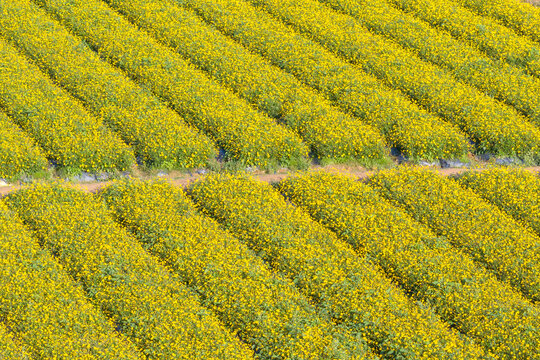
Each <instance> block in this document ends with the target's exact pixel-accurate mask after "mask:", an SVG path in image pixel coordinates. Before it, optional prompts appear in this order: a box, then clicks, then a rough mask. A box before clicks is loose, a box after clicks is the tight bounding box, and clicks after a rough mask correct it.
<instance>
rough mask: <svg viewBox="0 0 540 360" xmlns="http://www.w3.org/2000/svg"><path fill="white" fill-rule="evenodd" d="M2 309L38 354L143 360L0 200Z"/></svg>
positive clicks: (32, 351)
mask: <svg viewBox="0 0 540 360" xmlns="http://www.w3.org/2000/svg"><path fill="white" fill-rule="evenodd" d="M0 279H1V280H0V313H2V314H3V316H4V321H5V323H6V324H7V325H8V326H9V327H10V328H11V330H12V331H13V333H14V334H15V335H16V337H17V338H18V339H19V340H20V341H21V342H22V343H23V344H24V345H25V346H26V348H27V350H28V351H29V352H30V353H31V354H33V356H35V357H36V358H45V359H54V358H61V359H68V358H71V359H83V358H87V359H142V355H141V354H139V353H138V351H137V350H136V349H135V347H134V346H133V344H131V343H129V342H128V341H127V340H126V339H125V338H124V337H123V336H121V335H120V334H118V333H117V332H116V331H115V330H114V327H113V324H112V323H110V322H109V321H108V320H107V319H106V318H105V317H104V316H103V314H102V313H101V312H100V311H99V310H97V309H96V308H95V307H94V306H93V305H92V304H90V303H89V302H88V301H87V300H86V297H85V294H84V292H83V290H82V289H81V287H80V286H79V285H77V284H76V283H75V282H73V281H72V280H71V279H70V278H69V276H68V275H67V273H66V272H65V271H64V269H63V268H62V267H61V266H60V265H59V264H58V263H56V261H55V260H54V258H53V256H52V255H51V254H49V253H48V252H47V251H44V250H42V249H41V248H40V247H39V245H38V243H37V241H36V240H34V239H33V238H32V236H31V234H30V232H29V231H27V230H26V229H25V228H24V226H23V224H22V222H21V221H20V220H19V219H18V218H17V216H16V215H15V214H14V213H12V212H11V211H9V210H8V209H7V207H6V206H5V205H4V204H3V203H2V202H0Z"/></svg>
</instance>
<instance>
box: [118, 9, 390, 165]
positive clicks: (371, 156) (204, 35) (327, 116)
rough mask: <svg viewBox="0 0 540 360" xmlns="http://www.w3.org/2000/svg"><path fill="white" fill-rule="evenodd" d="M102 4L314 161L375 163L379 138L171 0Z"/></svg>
mask: <svg viewBox="0 0 540 360" xmlns="http://www.w3.org/2000/svg"><path fill="white" fill-rule="evenodd" d="M108 3H109V4H110V5H111V6H112V7H114V8H115V9H117V10H118V11H120V12H122V13H124V14H126V16H127V17H128V18H129V19H130V20H132V21H133V22H135V23H137V24H138V25H139V26H140V27H141V28H143V29H145V30H148V32H150V33H151V34H152V35H154V36H155V37H156V38H158V39H159V40H160V41H161V42H163V43H165V44H167V45H168V46H169V47H171V48H173V49H175V50H176V51H177V52H179V53H180V54H181V55H183V56H184V57H186V58H188V59H189V60H190V61H192V62H193V63H194V64H195V65H197V66H198V67H199V68H201V69H203V70H205V71H206V72H208V73H210V75H211V76H212V77H213V79H215V80H216V81H218V82H219V83H220V84H222V85H223V86H225V87H228V88H230V89H232V90H233V91H235V92H236V93H237V94H238V95H240V96H241V97H242V98H244V99H246V100H247V101H249V102H251V103H252V104H253V105H255V106H256V107H257V108H259V109H260V110H262V111H264V112H266V113H267V114H268V115H269V116H271V117H274V118H277V119H278V121H281V122H283V123H284V124H285V125H287V126H289V127H290V128H291V129H293V130H294V131H296V132H297V133H298V134H299V135H300V136H301V137H302V139H303V140H304V141H305V142H306V144H308V145H309V146H310V148H311V149H312V150H313V153H314V154H315V155H316V156H317V157H319V158H330V159H332V160H337V161H339V160H349V159H358V160H367V161H373V160H380V159H382V158H383V157H384V155H385V154H386V153H387V151H386V150H385V147H384V140H383V138H382V135H381V134H380V133H379V132H378V131H377V130H375V129H373V128H372V127H371V126H369V125H367V124H365V123H363V122H362V121H360V120H359V119H358V118H354V117H351V116H349V115H346V114H343V113H341V112H339V111H338V110H337V109H335V108H334V107H332V106H331V104H330V102H329V101H328V100H326V99H325V98H324V97H323V96H321V95H320V94H318V93H316V92H315V91H313V90H312V89H310V88H309V87H307V86H305V85H303V84H302V83H301V82H300V81H298V80H297V79H296V78H295V77H294V76H292V75H291V74H288V73H286V72H284V71H282V70H281V69H279V68H277V67H275V66H272V65H270V64H269V63H268V62H267V61H266V60H265V59H263V58H261V57H260V56H258V55H255V54H253V53H251V52H249V51H248V50H246V49H245V48H244V47H242V46H241V45H240V44H238V43H236V42H235V41H233V40H231V39H230V38H228V37H226V36H224V35H223V34H222V33H220V32H219V31H218V30H216V29H215V28H213V27H211V26H209V25H207V24H206V23H205V22H204V21H202V20H201V19H200V18H199V17H198V16H197V15H196V14H195V13H194V12H192V11H191V10H188V9H185V8H182V7H180V6H179V5H178V4H177V3H176V2H174V1H170V0H167V1H163V0H111V1H108Z"/></svg>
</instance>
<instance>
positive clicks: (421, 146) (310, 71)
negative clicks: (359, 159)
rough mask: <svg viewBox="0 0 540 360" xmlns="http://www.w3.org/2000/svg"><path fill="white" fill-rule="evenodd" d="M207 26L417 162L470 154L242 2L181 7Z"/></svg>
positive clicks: (399, 97) (394, 95) (414, 110)
mask: <svg viewBox="0 0 540 360" xmlns="http://www.w3.org/2000/svg"><path fill="white" fill-rule="evenodd" d="M176 2H177V3H178V4H179V5H181V6H182V7H185V8H189V9H192V10H195V11H196V12H197V13H198V14H199V15H200V16H201V17H202V18H203V19H204V20H205V21H207V22H208V23H210V24H212V25H214V26H215V27H217V28H218V29H219V30H220V31H222V32H223V33H224V34H226V35H228V36H229V37H231V38H233V39H234V40H236V41H238V42H239V43H241V44H242V45H243V46H244V47H245V48H247V49H248V50H249V51H251V52H253V53H256V54H259V55H261V56H263V57H264V58H266V59H268V60H269V61H270V62H271V63H272V64H273V65H275V66H278V67H280V68H281V69H283V70H285V71H286V72H288V73H291V74H292V75H294V76H295V77H296V78H298V79H299V80H300V81H302V82H303V83H305V84H306V85H309V86H311V87H313V88H315V89H317V90H318V91H320V92H321V93H322V94H323V95H325V96H326V97H327V98H329V99H330V100H331V101H332V102H333V103H334V104H335V105H336V106H338V107H339V108H340V109H341V110H343V111H345V112H346V113H349V114H351V115H353V116H355V117H357V118H359V119H362V120H363V121H364V122H366V123H368V124H370V125H372V126H373V127H375V128H376V129H378V130H379V131H380V132H381V133H382V134H384V136H385V137H386V140H387V143H388V144H390V145H392V146H395V147H397V148H399V149H400V150H401V151H403V152H404V153H405V154H406V155H407V156H408V157H410V158H414V159H430V160H435V159H439V158H444V159H452V158H459V157H461V156H464V155H465V154H466V153H467V152H468V140H467V139H466V137H465V135H464V134H463V133H462V132H461V131H459V130H458V129H457V127H454V126H452V125H451V124H449V123H446V122H444V121H442V120H441V119H439V118H437V117H436V116H435V115H432V114H430V113H428V112H427V111H425V110H423V109H421V108H420V107H419V106H417V105H416V104H414V103H412V102H411V101H409V100H408V99H407V98H406V97H405V96H404V95H403V94H401V93H400V92H399V91H395V90H391V89H389V88H388V87H386V86H385V85H383V84H382V83H381V82H379V81H378V80H377V79H376V78H375V77H373V76H371V75H368V74H366V73H364V72H363V71H361V70H360V69H358V68H355V67H354V66H352V65H351V64H349V63H347V62H346V61H344V60H342V59H340V58H339V57H338V56H335V55H334V54H332V53H331V52H329V51H327V50H326V49H324V48H323V47H322V46H320V45H319V44H317V43H315V42H313V41H310V40H308V39H306V38H304V37H302V36H300V35H299V34H297V33H295V32H294V31H292V30H291V29H290V28H288V27H286V26H285V25H283V24H281V23H280V22H279V21H276V20H275V19H274V18H272V17H271V16H269V15H268V14H266V13H264V12H262V11H260V10H258V9H256V8H254V7H253V6H251V5H249V4H248V3H246V2H243V1H237V0H196V1H195V0H187V1H176Z"/></svg>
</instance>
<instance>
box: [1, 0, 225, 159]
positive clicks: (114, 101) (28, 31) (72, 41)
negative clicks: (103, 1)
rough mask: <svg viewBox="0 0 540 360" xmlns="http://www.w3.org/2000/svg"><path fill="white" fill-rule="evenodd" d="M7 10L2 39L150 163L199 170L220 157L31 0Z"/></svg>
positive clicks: (17, 0)
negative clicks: (20, 51) (25, 56)
mask: <svg viewBox="0 0 540 360" xmlns="http://www.w3.org/2000/svg"><path fill="white" fill-rule="evenodd" d="M2 8H3V13H2V17H0V34H1V35H3V36H4V37H5V38H8V39H9V40H11V41H12V42H13V43H15V44H17V46H18V47H19V48H20V49H22V50H23V51H24V53H25V54H26V55H27V56H28V57H30V58H32V59H33V60H34V61H35V63H37V64H38V65H39V66H40V67H41V68H42V69H43V70H44V72H46V73H49V74H50V75H51V76H52V77H53V78H54V79H55V80H56V81H57V82H58V83H59V84H60V85H62V86H63V87H64V88H66V89H67V90H68V91H70V92H71V93H72V94H73V95H74V96H76V97H77V98H78V99H80V100H81V101H82V102H83V103H84V104H85V105H86V106H87V107H88V108H89V109H90V110H91V111H92V112H93V113H94V114H95V115H96V117H98V118H100V119H102V120H103V121H104V123H106V124H107V125H109V126H110V127H111V128H113V129H114V130H116V132H117V133H118V134H119V135H120V136H121V137H122V139H123V140H124V141H125V142H127V143H128V144H130V145H132V146H133V148H134V150H135V153H136V154H137V155H139V156H140V157H141V158H142V159H143V160H144V161H145V162H146V163H148V164H151V165H154V166H160V167H164V166H174V167H180V168H186V167H187V168H194V167H201V166H205V165H206V164H207V163H208V160H209V158H213V157H215V156H216V154H217V150H216V149H215V147H214V145H213V144H212V142H211V141H210V140H209V139H208V138H207V137H206V136H204V135H202V134H199V133H198V132H197V131H196V130H194V129H193V128H191V127H189V126H188V125H187V124H186V123H185V121H184V120H183V119H182V118H181V117H180V116H179V115H178V114H177V113H176V112H174V111H173V110H171V109H169V108H167V107H166V106H165V105H164V104H163V103H161V102H160V101H159V100H158V99H157V98H156V97H155V96H152V95H151V94H150V93H149V92H148V91H145V90H143V89H142V88H141V87H139V86H138V85H137V84H135V83H134V82H132V81H131V80H129V79H128V78H127V77H126V76H125V75H124V74H122V72H121V71H120V70H118V69H116V68H114V67H113V66H111V65H109V64H108V63H106V62H104V61H102V60H101V59H100V58H99V56H98V55H97V54H96V53H95V52H94V51H92V49H90V47H89V46H88V45H86V44H85V43H84V42H83V41H82V40H80V39H79V38H77V37H75V36H73V35H71V34H70V33H69V32H68V31H67V30H66V29H65V28H64V27H62V26H61V25H60V24H58V23H57V22H56V21H54V20H52V19H51V18H49V16H48V15H47V13H46V12H45V11H44V10H43V9H41V8H40V7H38V6H37V5H35V4H33V3H32V2H31V1H30V0H14V1H9V2H7V3H5V4H4V5H3V6H2ZM59 111H60V110H59Z"/></svg>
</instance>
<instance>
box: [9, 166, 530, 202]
mask: <svg viewBox="0 0 540 360" xmlns="http://www.w3.org/2000/svg"><path fill="white" fill-rule="evenodd" d="M320 169H324V170H325V171H329V172H335V173H340V174H346V175H349V176H352V177H355V178H357V179H365V178H367V177H369V176H371V175H372V174H373V173H374V171H371V170H367V169H365V168H362V167H360V166H342V165H339V166H334V165H331V166H326V167H324V168H322V167H313V168H312V170H320ZM433 169H434V171H437V172H438V173H439V174H441V175H444V176H449V175H454V174H459V173H462V172H465V171H467V170H473V171H483V170H486V168H472V169H467V168H448V169H441V168H436V167H434V168H433ZM525 170H527V171H530V172H533V173H535V174H537V175H540V166H535V167H527V168H525ZM293 174H294V172H290V171H280V172H277V173H275V174H266V173H262V172H254V173H252V174H251V175H252V176H253V177H254V178H256V179H258V180H260V181H264V182H268V183H275V182H278V181H280V180H282V179H284V178H285V177H287V176H291V175H293ZM202 177H204V175H199V174H191V175H189V174H185V173H176V172H171V173H170V174H168V175H166V176H161V177H158V178H161V179H165V180H167V181H168V182H170V183H171V184H173V185H175V186H179V187H185V186H187V185H188V184H189V183H191V182H193V181H196V180H198V179H201V178H202ZM154 178H156V177H154ZM111 183H112V181H101V182H91V183H68V184H69V185H70V186H73V187H74V188H76V189H80V190H83V191H88V192H92V193H95V192H98V191H99V190H101V189H102V188H104V187H106V186H107V185H109V184H111ZM21 187H22V186H21V185H14V186H3V187H0V198H1V197H3V196H5V195H7V194H9V193H10V192H12V191H16V190H18V189H20V188H21Z"/></svg>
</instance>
